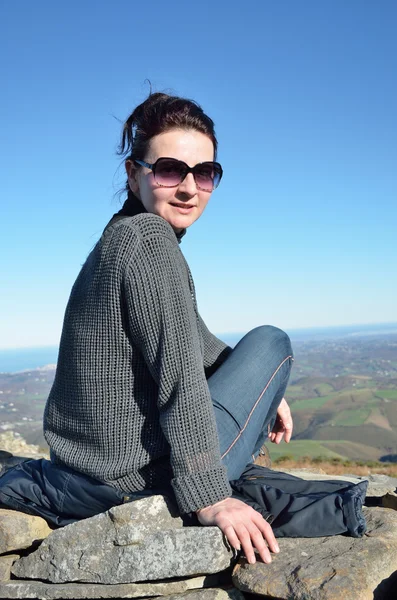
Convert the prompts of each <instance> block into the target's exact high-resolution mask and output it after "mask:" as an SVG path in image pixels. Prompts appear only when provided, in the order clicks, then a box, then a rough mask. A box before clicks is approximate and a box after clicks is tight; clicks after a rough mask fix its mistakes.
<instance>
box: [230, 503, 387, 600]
mask: <svg viewBox="0 0 397 600" xmlns="http://www.w3.org/2000/svg"><path fill="white" fill-rule="evenodd" d="M364 513H365V517H366V519H367V527H368V529H367V533H366V534H365V536H364V537H363V538H351V537H345V536H334V537H329V538H312V539H308V538H295V539H288V538H283V539H279V540H278V542H279V545H280V554H279V555H274V556H273V562H272V563H271V564H270V565H267V564H264V563H262V562H257V563H255V564H254V565H250V564H248V563H246V562H245V561H244V562H243V561H240V562H239V564H238V565H236V566H235V568H234V571H233V583H234V585H235V586H236V587H238V588H239V589H240V590H242V591H243V592H250V593H255V594H262V595H268V596H269V598H277V599H279V600H283V599H291V598H294V600H340V599H341V598H343V600H358V599H359V600H373V598H374V593H375V597H376V598H377V600H383V599H386V598H388V599H389V600H390V599H391V598H395V597H397V594H395V595H393V593H394V592H395V591H396V590H394V592H391V586H392V585H393V584H392V581H395V578H394V577H393V578H392V577H391V576H392V574H393V573H394V572H395V571H396V570H397V514H396V513H395V512H394V511H392V510H388V509H385V508H365V509H364ZM389 578H390V579H389ZM388 579H389V581H387V580H388ZM378 586H379V587H378ZM377 588H378V590H377ZM380 590H382V591H381V593H380Z"/></svg>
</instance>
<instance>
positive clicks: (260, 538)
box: [218, 511, 279, 564]
mask: <svg viewBox="0 0 397 600" xmlns="http://www.w3.org/2000/svg"><path fill="white" fill-rule="evenodd" d="M218 527H219V528H220V529H221V530H222V531H223V533H224V534H225V535H226V537H227V539H228V541H229V543H230V545H231V546H233V548H236V550H239V549H240V545H241V548H242V549H243V552H244V554H245V556H246V558H247V560H248V562H249V563H251V564H253V563H255V562H256V557H255V550H254V549H256V550H257V551H258V553H259V556H260V557H261V559H262V560H263V562H265V563H271V562H272V558H271V555H270V550H271V551H272V552H275V553H277V552H279V547H278V544H277V541H276V538H275V537H274V534H273V531H272V528H271V526H270V525H269V523H267V522H266V521H265V519H264V518H263V517H262V515H260V514H259V513H258V512H256V511H253V514H252V518H251V519H250V520H249V519H248V520H245V521H242V520H239V521H236V522H234V523H233V525H232V524H231V522H230V521H229V522H228V524H227V525H226V524H225V522H224V521H223V519H219V523H218Z"/></svg>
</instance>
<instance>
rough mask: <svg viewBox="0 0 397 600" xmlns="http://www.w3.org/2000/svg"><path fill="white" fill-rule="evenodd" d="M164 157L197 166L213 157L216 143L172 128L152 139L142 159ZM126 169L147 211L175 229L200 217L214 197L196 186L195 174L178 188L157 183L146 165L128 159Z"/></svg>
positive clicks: (202, 135) (179, 229)
mask: <svg viewBox="0 0 397 600" xmlns="http://www.w3.org/2000/svg"><path fill="white" fill-rule="evenodd" d="M161 157H169V158H176V159H178V160H182V161H183V162H185V163H186V164H187V165H189V167H194V166H195V165H196V164H197V163H201V162H206V161H212V160H214V146H213V143H212V141H211V140H210V138H209V137H207V136H206V135H205V134H204V133H200V132H199V131H196V130H194V129H188V130H184V129H172V130H170V131H166V132H165V133H160V134H159V135H156V136H154V137H153V138H152V139H151V140H150V145H149V149H148V152H147V154H146V156H145V157H144V158H143V159H142V160H144V161H145V162H147V163H150V164H153V163H155V162H156V160H157V159H158V158H161ZM126 170H127V175H128V183H129V186H130V188H131V190H132V191H133V192H134V194H135V195H136V196H137V197H138V198H139V199H140V200H141V202H142V204H143V206H144V207H145V208H146V210H147V211H148V212H151V213H154V214H156V215H159V216H160V217H163V219H165V220H166V221H168V223H169V224H170V225H171V227H172V228H173V229H174V231H176V232H179V231H181V229H185V228H186V227H189V226H190V225H192V223H194V222H195V221H196V220H197V219H198V218H199V217H200V215H201V214H202V212H203V210H204V209H205V207H206V205H207V202H208V200H209V199H210V196H211V192H204V191H202V190H199V189H198V188H197V186H196V182H195V180H194V177H193V173H188V174H187V175H186V177H185V179H184V180H183V181H182V182H181V183H180V184H179V185H178V186H177V187H172V188H166V187H160V186H158V185H157V184H156V182H155V180H154V177H153V172H152V171H151V170H150V169H148V168H147V167H139V168H137V167H136V166H135V164H133V163H132V162H131V161H127V163H126Z"/></svg>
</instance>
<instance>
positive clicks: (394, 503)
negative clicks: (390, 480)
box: [382, 492, 397, 510]
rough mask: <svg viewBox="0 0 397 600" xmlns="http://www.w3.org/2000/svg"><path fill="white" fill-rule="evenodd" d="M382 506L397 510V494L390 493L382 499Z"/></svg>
mask: <svg viewBox="0 0 397 600" xmlns="http://www.w3.org/2000/svg"><path fill="white" fill-rule="evenodd" d="M382 506H383V507H384V508H392V509H393V510H397V494H395V493H394V492H389V493H388V494H386V495H385V496H383V497H382Z"/></svg>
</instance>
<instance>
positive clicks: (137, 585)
mask: <svg viewBox="0 0 397 600" xmlns="http://www.w3.org/2000/svg"><path fill="white" fill-rule="evenodd" d="M294 474H296V475H299V476H301V477H304V478H312V479H313V478H316V479H318V478H324V477H327V476H326V475H319V474H316V473H310V472H308V471H305V472H299V473H297V472H295V473H294ZM352 477H353V476H352ZM349 478H350V479H351V477H349ZM328 479H334V477H328ZM357 479H358V478H357ZM396 486H397V481H396V480H395V479H392V478H387V477H385V476H371V480H370V482H369V486H368V492H367V502H366V503H367V504H368V506H366V507H365V509H364V512H365V517H366V519H367V532H366V534H365V536H364V537H363V538H359V539H357V538H351V537H346V536H334V537H328V538H314V539H313V538H311V539H308V538H299V539H297V538H295V539H287V538H283V539H280V540H279V545H280V554H278V555H276V556H274V557H273V562H272V563H271V564H270V565H267V564H264V563H262V562H261V561H260V560H258V562H257V563H256V564H255V565H250V564H248V563H247V562H246V560H245V558H244V557H243V556H239V557H236V555H235V553H234V552H233V551H232V549H231V548H230V546H229V544H228V542H227V540H226V539H225V537H224V536H223V534H222V532H221V531H220V530H219V529H218V528H217V527H186V526H184V524H183V522H182V520H181V518H180V517H179V515H178V513H177V511H176V507H175V506H173V505H171V504H170V502H169V500H168V499H165V498H164V497H163V496H152V497H149V498H144V499H141V500H137V501H135V502H132V503H127V504H124V505H122V506H118V507H114V508H112V509H110V510H109V511H107V512H105V513H102V514H100V515H96V516H95V517H92V518H90V519H85V520H83V521H80V522H78V523H74V524H72V525H68V526H67V527H64V528H62V529H57V530H54V531H53V530H51V529H50V528H49V527H48V525H47V523H46V522H45V521H44V520H43V519H41V518H40V517H33V516H30V515H25V514H22V513H19V512H16V511H11V510H6V509H0V555H1V556H0V598H43V599H48V600H52V599H60V600H61V599H66V598H149V597H152V598H153V597H158V598H160V597H162V598H175V599H177V598H185V597H189V599H190V600H196V599H197V600H207V599H208V600H226V599H228V598H231V599H232V600H243V599H244V597H245V596H246V595H247V598H248V597H249V598H254V597H255V596H257V597H258V598H259V597H262V598H274V599H278V600H283V599H285V600H287V599H288V600H293V599H294V600H311V599H313V600H331V599H332V600H334V599H335V600H337V599H343V600H366V599H368V600H369V599H371V600H373V599H374V600H383V599H388V600H392V599H393V600H394V599H395V598H397V510H396V509H397V495H396ZM254 595H255V596H254Z"/></svg>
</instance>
